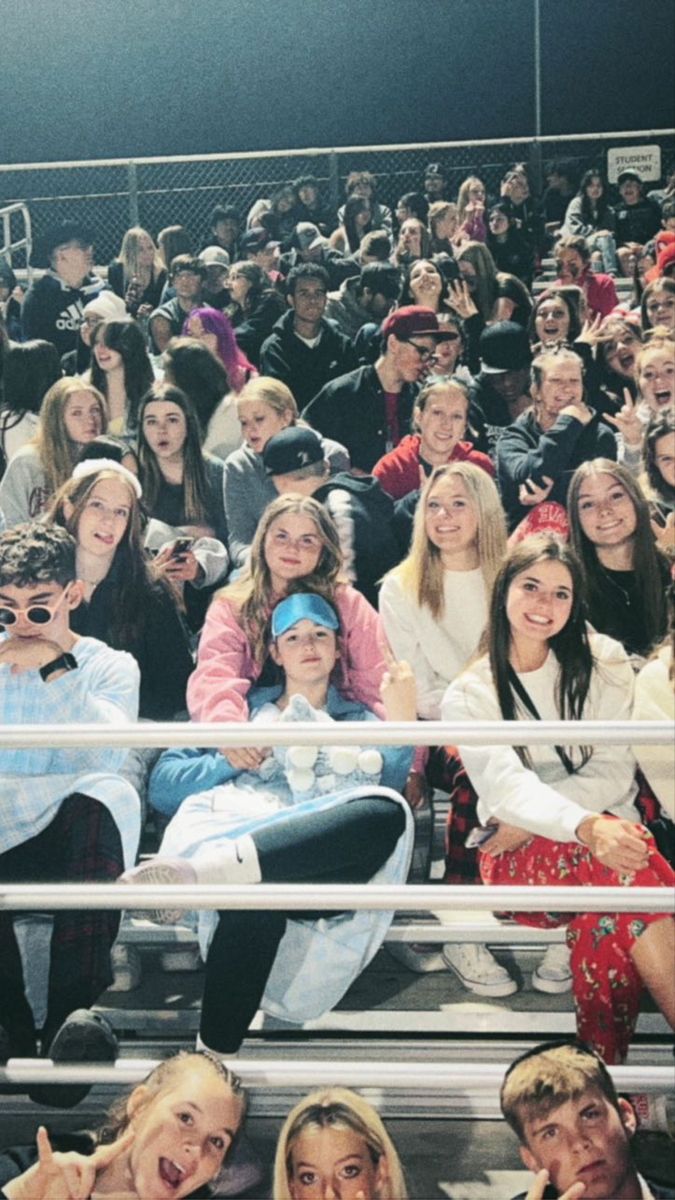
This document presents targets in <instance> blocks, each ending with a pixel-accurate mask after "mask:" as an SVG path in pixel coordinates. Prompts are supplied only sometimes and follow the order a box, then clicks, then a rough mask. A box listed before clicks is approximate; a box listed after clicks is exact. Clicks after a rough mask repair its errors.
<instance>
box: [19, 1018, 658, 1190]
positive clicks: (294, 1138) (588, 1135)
mask: <svg viewBox="0 0 675 1200" xmlns="http://www.w3.org/2000/svg"><path fill="white" fill-rule="evenodd" d="M500 1104H501V1111H502V1114H503V1117H504V1119H505V1121H506V1122H507V1123H508V1125H509V1126H510V1128H511V1129H512V1130H513V1132H514V1133H515V1135H516V1137H517V1139H518V1151H519V1154H520V1159H521V1162H522V1165H523V1166H524V1167H526V1168H527V1170H528V1171H530V1172H531V1173H532V1175H531V1176H530V1177H529V1178H530V1180H531V1183H530V1187H529V1190H528V1191H527V1192H525V1191H522V1192H520V1193H519V1195H518V1196H515V1197H513V1200H584V1198H585V1200H673V1197H674V1196H675V1190H674V1189H673V1188H671V1187H668V1186H667V1185H665V1186H664V1185H663V1184H661V1183H659V1182H658V1180H654V1179H653V1178H646V1177H645V1176H644V1175H642V1174H641V1173H640V1172H639V1170H638V1165H637V1163H636V1159H637V1158H638V1156H637V1155H635V1154H634V1153H633V1145H634V1144H635V1143H634V1142H633V1138H634V1137H635V1134H636V1129H637V1116H636V1112H635V1109H634V1108H633V1106H632V1105H631V1103H630V1101H629V1100H628V1099H627V1098H626V1097H625V1096H621V1095H618V1094H617V1091H616V1088H615V1085H614V1082H613V1080H612V1077H611V1075H610V1073H609V1071H608V1070H607V1067H606V1066H605V1064H604V1062H603V1061H602V1059H601V1058H600V1056H599V1055H598V1054H597V1053H596V1052H595V1051H594V1050H593V1049H592V1048H591V1047H590V1046H588V1045H586V1044H585V1043H584V1042H582V1041H579V1040H573V1041H567V1042H553V1043H552V1042H545V1043H542V1044H540V1045H538V1046H534V1047H533V1048H532V1049H531V1050H528V1051H527V1052H526V1053H525V1054H522V1055H520V1056H519V1057H518V1058H517V1059H516V1060H515V1061H514V1062H512V1063H511V1065H510V1066H509V1068H508V1070H507V1072H506V1074H505V1077H504V1080H503V1082H502V1085H501V1090H500ZM246 1108H247V1097H246V1093H245V1091H244V1089H243V1088H242V1085H241V1082H240V1080H239V1078H238V1077H237V1075H236V1074H235V1073H234V1072H233V1071H232V1070H231V1069H230V1068H229V1067H227V1066H226V1065H225V1064H224V1063H223V1062H222V1061H221V1060H220V1059H219V1058H218V1057H217V1056H215V1055H213V1054H210V1053H209V1052H208V1051H200V1050H198V1051H195V1052H185V1051H183V1052H181V1053H179V1054H177V1055H175V1056H174V1057H170V1058H167V1059H166V1060H164V1061H163V1062H162V1063H160V1064H159V1066H156V1067H155V1068H154V1069H153V1070H152V1071H151V1073H150V1074H149V1075H148V1076H147V1078H146V1079H145V1080H144V1081H143V1082H142V1083H141V1084H139V1085H138V1086H137V1087H135V1088H134V1089H133V1090H132V1091H131V1092H130V1093H127V1094H124V1095H122V1096H120V1097H119V1098H118V1100H116V1101H115V1103H114V1105H113V1107H112V1108H111V1109H110V1110H109V1112H108V1114H107V1115H106V1117H105V1119H104V1120H103V1122H102V1125H101V1127H100V1128H99V1129H98V1130H96V1131H93V1132H91V1131H90V1132H86V1133H80V1134H72V1133H71V1134H67V1135H54V1134H51V1135H50V1134H49V1133H48V1131H47V1129H46V1128H45V1127H44V1126H40V1127H39V1128H38V1131H37V1137H36V1141H35V1143H34V1144H32V1145H25V1146H15V1147H13V1148H12V1149H11V1150H8V1151H5V1152H4V1153H2V1154H0V1196H2V1197H3V1200H89V1198H90V1197H92V1198H98V1197H101V1198H102V1197H104V1196H112V1197H117V1200H165V1198H166V1200H168V1198H169V1197H171V1198H175V1200H198V1198H200V1197H202V1198H206V1197H209V1196H235V1195H238V1194H242V1195H243V1194H244V1191H245V1194H246V1195H247V1196H252V1195H254V1196H256V1197H258V1198H259V1200H261V1198H262V1197H265V1198H266V1200H408V1197H409V1196H410V1195H411V1194H413V1195H415V1194H419V1193H417V1192H416V1190H413V1191H412V1193H411V1191H409V1187H412V1188H413V1189H414V1186H415V1185H414V1180H413V1179H411V1180H410V1181H408V1179H407V1177H406V1176H407V1172H406V1169H405V1164H404V1163H402V1161H401V1157H400V1155H399V1152H398V1150H397V1148H396V1145H395V1144H394V1141H393V1140H392V1137H391V1135H390V1133H389V1132H388V1131H387V1129H386V1127H385V1125H384V1123H383V1121H382V1118H381V1116H380V1114H379V1113H378V1112H377V1110H376V1109H375V1108H374V1107H373V1106H372V1104H371V1103H370V1102H369V1101H368V1100H367V1099H366V1098H365V1097H364V1096H362V1095H360V1094H359V1093H357V1092H353V1091H350V1090H348V1089H346V1088H341V1087H329V1088H324V1089H320V1090H318V1091H315V1092H312V1093H310V1094H309V1095H308V1096H305V1097H304V1098H303V1099H302V1100H300V1101H299V1102H298V1103H297V1104H296V1105H295V1107H294V1108H293V1109H292V1110H291V1111H290V1112H289V1114H288V1116H287V1117H286V1119H285V1121H284V1122H283V1125H282V1127H281V1129H280V1131H279V1134H278V1137H277V1142H276V1149H275V1152H274V1158H273V1162H272V1161H271V1162H270V1163H269V1164H264V1165H263V1164H262V1163H261V1162H260V1161H259V1160H257V1159H255V1158H253V1157H252V1156H251V1147H250V1144H248V1145H247V1144H246V1141H245V1135H244V1126H245V1120H246ZM637 1140H638V1141H639V1132H638V1138H637ZM242 1151H244V1152H243V1153H242ZM451 1151H452V1147H451V1146H448V1151H447V1154H444V1155H443V1156H442V1157H441V1156H439V1160H438V1163H437V1167H438V1174H439V1176H440V1175H442V1176H443V1178H447V1173H448V1166H449V1162H450V1159H451ZM639 1157H640V1158H642V1157H644V1154H642V1155H640V1156H639ZM483 1161H484V1166H485V1172H486V1173H487V1172H489V1170H490V1156H489V1154H487V1155H484V1156H483ZM640 1165H641V1164H640ZM532 1176H533V1178H532ZM237 1179H238V1180H239V1182H240V1183H241V1184H243V1185H244V1188H243V1189H238V1188H237V1183H236V1180H237ZM527 1179H528V1177H527V1176H526V1177H525V1180H526V1183H525V1186H527ZM246 1185H248V1186H246ZM447 1186H448V1185H447V1184H444V1185H443V1194H449V1193H447V1191H446V1189H447ZM439 1187H440V1185H439ZM434 1194H435V1193H434ZM438 1194H439V1195H440V1194H441V1193H440V1191H439V1192H438ZM427 1195H428V1193H427ZM504 1200H508V1193H507V1194H506V1195H505V1196H504Z"/></svg>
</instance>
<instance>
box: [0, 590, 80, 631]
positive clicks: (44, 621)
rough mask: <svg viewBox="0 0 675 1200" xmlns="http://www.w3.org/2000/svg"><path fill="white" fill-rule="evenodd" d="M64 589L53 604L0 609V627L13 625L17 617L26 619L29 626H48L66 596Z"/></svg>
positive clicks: (66, 591) (66, 592)
mask: <svg viewBox="0 0 675 1200" xmlns="http://www.w3.org/2000/svg"><path fill="white" fill-rule="evenodd" d="M68 591H69V589H68V588H65V589H64V591H63V593H62V594H61V595H60V596H59V598H58V600H57V601H56V603H55V604H31V605H30V606H29V607H28V608H5V607H1V608H0V625H15V624H16V622H17V621H18V619H19V617H26V619H27V620H28V621H30V623H31V625H48V624H49V622H50V621H51V620H53V618H54V614H55V613H56V611H57V609H59V608H60V607H61V605H62V604H63V601H64V600H65V598H66V596H67V595H68Z"/></svg>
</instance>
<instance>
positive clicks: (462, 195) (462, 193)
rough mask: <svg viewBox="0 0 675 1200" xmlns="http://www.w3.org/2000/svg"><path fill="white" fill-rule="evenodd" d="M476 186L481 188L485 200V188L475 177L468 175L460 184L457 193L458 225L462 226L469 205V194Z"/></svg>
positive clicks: (480, 180) (481, 181)
mask: <svg viewBox="0 0 675 1200" xmlns="http://www.w3.org/2000/svg"><path fill="white" fill-rule="evenodd" d="M476 184H479V185H480V187H482V189H483V192H484V193H485V198H486V200H487V188H486V187H485V184H484V183H483V180H482V179H479V178H478V176H477V175H469V176H468V178H467V179H465V180H464V182H463V183H461V184H460V187H459V192H458V194H457V218H458V220H459V223H460V225H463V224H464V221H465V219H466V206H467V204H468V203H469V192H470V191H471V188H472V187H474V186H475V185H476Z"/></svg>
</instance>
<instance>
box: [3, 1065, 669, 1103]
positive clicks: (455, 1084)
mask: <svg viewBox="0 0 675 1200" xmlns="http://www.w3.org/2000/svg"><path fill="white" fill-rule="evenodd" d="M157 1065H158V1060H154V1059H124V1058H122V1059H118V1061H117V1063H115V1065H114V1066H106V1065H105V1064H103V1063H97V1064H95V1065H94V1066H85V1065H81V1066H80V1065H78V1064H77V1063H73V1064H68V1065H67V1066H65V1065H64V1066H59V1065H57V1064H55V1063H53V1062H52V1061H51V1060H50V1059H21V1058H15V1059H12V1060H11V1061H10V1063H9V1064H8V1065H7V1066H6V1067H4V1068H0V1083H14V1084H30V1083H46V1082H49V1083H88V1084H92V1085H93V1084H103V1083H105V1084H119V1085H120V1086H121V1085H123V1084H134V1083H140V1082H141V1081H142V1080H143V1079H145V1077H146V1076H147V1075H148V1074H149V1073H150V1071H152V1069H153V1068H154V1067H156V1066H157ZM508 1065H509V1064H508V1063H506V1062H504V1063H499V1062H496V1063H473V1062H472V1063H469V1062H467V1063H461V1062H459V1063H453V1062H448V1063H392V1062H388V1061H371V1062H363V1061H349V1060H346V1061H344V1062H341V1061H339V1060H335V1059H323V1060H321V1059H314V1060H312V1061H308V1060H307V1059H304V1060H291V1059H284V1058H270V1059H262V1058H261V1059H258V1058H251V1059H248V1058H241V1059H239V1058H237V1059H234V1060H233V1061H232V1063H231V1066H232V1067H233V1069H234V1070H235V1071H236V1072H237V1074H238V1075H240V1076H241V1078H242V1080H243V1082H244V1084H246V1085H247V1086H248V1087H304V1088H314V1087H325V1086H326V1080H330V1084H331V1086H332V1087H357V1088H377V1089H378V1090H379V1089H383V1088H389V1089H393V1088H401V1089H408V1090H410V1089H413V1088H415V1089H417V1088H419V1089H424V1090H425V1091H443V1092H445V1093H446V1094H448V1095H451V1094H453V1093H456V1092H475V1093H485V1092H497V1091H498V1090H499V1087H500V1085H501V1083H502V1080H503V1078H504V1075H505V1073H506V1070H507V1067H508ZM609 1071H610V1073H611V1075H612V1078H613V1080H614V1083H615V1085H616V1088H617V1090H618V1091H620V1092H629V1093H631V1092H633V1093H634V1092H666V1091H668V1090H669V1089H670V1088H671V1087H672V1084H673V1070H672V1067H654V1066H650V1067H647V1066H635V1067H632V1066H631V1067H626V1066H621V1067H610V1068H609Z"/></svg>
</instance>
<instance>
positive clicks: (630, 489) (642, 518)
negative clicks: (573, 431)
mask: <svg viewBox="0 0 675 1200" xmlns="http://www.w3.org/2000/svg"><path fill="white" fill-rule="evenodd" d="M595 475H610V476H611V477H612V479H615V480H616V482H617V483H619V484H620V485H621V487H622V488H623V489H624V491H626V492H627V493H628V496H629V499H630V501H631V503H632V505H633V508H634V509H635V521H636V525H635V533H634V534H633V565H632V570H633V573H634V576H635V584H636V587H637V591H638V595H639V597H640V602H641V604H642V611H643V613H644V629H645V641H646V643H647V645H652V644H653V643H654V642H655V641H657V640H658V639H659V638H661V637H663V631H664V629H665V628H666V601H665V597H664V594H663V593H664V588H663V570H662V566H661V562H662V559H663V555H661V553H660V551H659V550H658V549H657V546H656V542H655V541H654V534H653V532H652V527H651V522H650V517H649V505H648V503H647V501H646V499H645V496H644V494H643V492H642V490H641V488H640V485H639V483H638V482H637V480H636V479H635V478H634V477H633V475H632V474H631V473H630V471H627V470H626V468H625V467H622V466H620V465H619V463H615V462H612V460H611V459H609V458H594V459H592V460H591V461H590V462H585V463H582V464H581V466H579V467H577V469H576V471H575V472H574V475H573V476H572V479H571V482H570V486H569V491H568V493H567V511H568V514H569V519H570V537H571V542H572V547H573V549H574V551H575V553H576V554H577V555H578V557H579V559H580V562H581V566H582V570H583V573H584V579H585V584H586V600H587V603H588V612H589V618H590V620H591V622H592V624H593V625H595V626H596V628H598V629H600V630H601V629H602V625H603V613H605V612H606V609H607V575H606V573H605V570H604V567H603V566H602V563H601V562H600V559H599V558H598V552H597V550H596V547H595V545H594V544H593V542H591V540H590V538H588V537H587V536H586V534H585V533H584V531H583V529H582V527H581V521H580V519H579V493H580V491H581V487H582V485H583V483H584V481H585V480H586V479H590V478H592V477H593V476H595Z"/></svg>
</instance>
